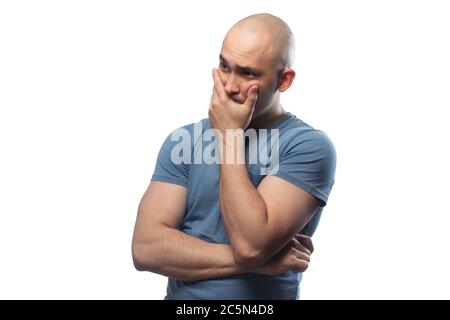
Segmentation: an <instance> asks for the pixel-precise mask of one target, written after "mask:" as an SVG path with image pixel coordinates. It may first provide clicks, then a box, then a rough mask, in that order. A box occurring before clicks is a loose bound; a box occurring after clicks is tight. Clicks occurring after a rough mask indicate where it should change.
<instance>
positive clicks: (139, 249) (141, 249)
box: [131, 243, 154, 271]
mask: <svg viewBox="0 0 450 320" xmlns="http://www.w3.org/2000/svg"><path fill="white" fill-rule="evenodd" d="M131 251H132V256H133V264H134V267H135V268H136V270H138V271H152V270H153V269H154V263H152V261H151V260H150V259H149V257H150V255H148V250H147V248H146V246H145V245H142V244H135V243H133V246H132V250H131Z"/></svg>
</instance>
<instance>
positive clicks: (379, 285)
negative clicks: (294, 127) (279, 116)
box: [0, 0, 450, 299]
mask: <svg viewBox="0 0 450 320" xmlns="http://www.w3.org/2000/svg"><path fill="white" fill-rule="evenodd" d="M258 12H271V13H273V14H275V15H278V16H280V17H281V18H283V19H284V20H285V21H286V22H287V23H288V24H289V25H290V26H291V28H292V30H293V32H294V34H295V36H296V40H297V60H296V65H295V66H296V70H297V73H298V77H297V79H296V81H295V83H294V85H293V87H292V88H291V89H290V90H289V91H288V92H286V94H284V96H283V105H284V106H285V108H286V109H287V110H289V111H291V112H292V113H294V114H296V115H297V116H298V117H300V118H302V119H303V120H304V121H306V122H308V123H310V124H311V125H313V126H315V127H317V128H320V129H322V130H324V131H326V132H327V133H328V134H329V136H330V137H331V138H332V140H333V141H334V143H335V146H336V149H337V152H338V167H337V175H336V185H335V188H334V189H333V192H332V194H331V197H330V201H329V204H328V206H327V207H326V208H325V210H324V215H323V217H322V221H321V224H320V225H319V228H318V230H317V233H316V234H315V236H314V242H315V245H316V252H315V253H314V255H313V257H312V263H311V265H310V268H309V270H308V271H307V272H306V273H305V276H304V281H303V282H302V297H303V298H304V299H316V298H318V299H348V298H354V299H369V298H375V299H383V298H386V299H392V298H394V299H399V298H407V299H408V298H413V299H416V298H425V299H428V298H447V299H449V298H450V293H449V289H448V288H449V287H450V277H449V275H448V270H450V257H449V253H448V252H449V251H448V249H447V246H448V244H449V243H450V236H449V232H450V231H449V227H450V226H449V222H450V218H449V214H450V212H449V209H448V204H447V198H448V192H449V179H450V173H449V170H448V165H449V163H450V153H449V143H448V141H447V140H448V139H449V137H450V130H449V128H448V119H449V117H448V115H449V113H448V109H449V108H450V90H449V89H450V59H449V57H450V43H449V42H450V35H449V33H450V32H449V30H450V19H449V16H450V7H449V4H448V2H446V1H392V0H390V1H280V0H277V1H261V0H258V1H230V0H228V1H209V2H207V1H160V2H156V1H2V2H1V3H0V298H39V299H46V298H59V299H66V298H85V299H91V298H114V299H115V298H124V299H135V298H136V299H141V298H142V299H161V298H163V297H164V293H165V285H166V280H165V278H163V277H161V276H158V275H154V274H150V273H139V272H137V271H135V270H134V268H133V264H132V259H131V252H130V246H131V236H132V231H133V227H134V221H135V217H136V210H137V206H138V202H139V200H140V198H141V196H142V193H143V192H144V190H145V188H146V187H147V185H148V183H149V180H150V177H151V174H152V173H153V169H154V164H155V160H156V156H157V152H158V150H159V147H160V145H161V143H162V141H163V139H164V138H165V136H166V135H167V134H168V133H169V132H171V131H172V130H173V129H175V128H177V127H179V126H181V125H184V124H187V123H191V122H196V121H198V120H199V119H201V118H204V117H206V116H207V109H208V105H209V99H210V92H211V88H212V80H211V77H210V74H211V68H212V67H214V66H217V60H218V59H217V58H218V54H219V49H220V45H221V40H222V38H223V35H224V34H225V32H226V31H227V30H228V28H229V27H230V26H231V25H232V24H233V23H234V22H236V21H237V20H239V19H241V18H243V17H245V16H247V15H249V14H253V13H258Z"/></svg>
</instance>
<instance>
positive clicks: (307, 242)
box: [295, 234, 314, 253]
mask: <svg viewBox="0 0 450 320" xmlns="http://www.w3.org/2000/svg"><path fill="white" fill-rule="evenodd" d="M295 239H297V241H299V242H300V243H301V244H302V245H303V246H305V247H306V248H308V250H309V251H310V252H311V253H313V252H314V245H313V242H312V238H311V237H309V236H307V235H304V234H297V235H296V236H295Z"/></svg>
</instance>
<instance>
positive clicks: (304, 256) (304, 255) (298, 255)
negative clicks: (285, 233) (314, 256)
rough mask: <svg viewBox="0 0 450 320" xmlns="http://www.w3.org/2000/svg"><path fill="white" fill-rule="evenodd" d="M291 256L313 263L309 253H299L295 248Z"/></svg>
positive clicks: (292, 249)
mask: <svg viewBox="0 0 450 320" xmlns="http://www.w3.org/2000/svg"><path fill="white" fill-rule="evenodd" d="M291 254H292V255H293V256H294V257H295V258H297V259H300V260H304V261H307V262H310V261H311V258H310V256H309V254H308V253H306V252H302V251H299V250H297V249H295V248H291Z"/></svg>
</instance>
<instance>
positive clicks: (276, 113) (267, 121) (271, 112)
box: [247, 102, 286, 129]
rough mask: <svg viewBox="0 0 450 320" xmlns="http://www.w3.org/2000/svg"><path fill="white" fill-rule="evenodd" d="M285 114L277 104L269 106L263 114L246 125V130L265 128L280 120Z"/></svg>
mask: <svg viewBox="0 0 450 320" xmlns="http://www.w3.org/2000/svg"><path fill="white" fill-rule="evenodd" d="M285 114H286V111H285V110H284V109H283V107H282V106H281V104H280V103H279V102H278V103H277V104H275V105H273V106H271V107H270V108H269V109H268V110H267V111H266V112H265V113H263V114H261V115H259V116H257V117H255V118H253V119H252V121H250V124H249V125H248V127H247V128H254V129H263V128H267V127H269V126H270V125H271V124H273V123H275V122H277V121H278V120H280V119H281V118H282V117H283V116H284V115H285Z"/></svg>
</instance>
